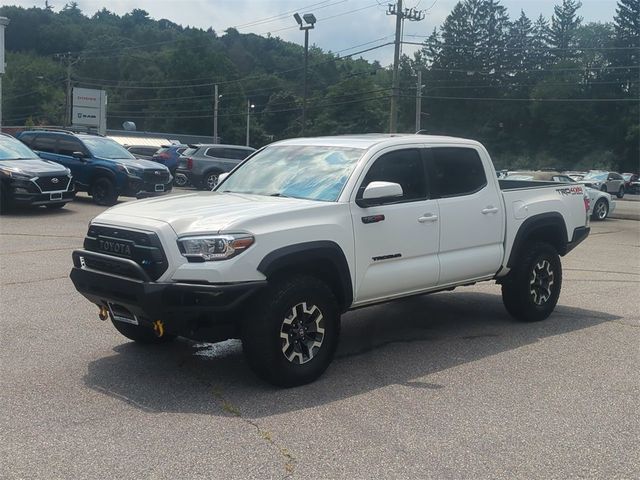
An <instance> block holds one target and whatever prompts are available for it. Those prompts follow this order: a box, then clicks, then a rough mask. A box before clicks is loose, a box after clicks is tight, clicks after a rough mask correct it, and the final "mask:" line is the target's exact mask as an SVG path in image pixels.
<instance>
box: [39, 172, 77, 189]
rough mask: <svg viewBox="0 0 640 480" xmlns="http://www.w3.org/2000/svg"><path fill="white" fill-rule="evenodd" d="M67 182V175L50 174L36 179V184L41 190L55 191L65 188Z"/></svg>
mask: <svg viewBox="0 0 640 480" xmlns="http://www.w3.org/2000/svg"><path fill="white" fill-rule="evenodd" d="M68 184H69V177H67V176H66V175H52V176H50V177H40V178H38V179H37V180H36V185H38V187H40V190H42V191H43V192H56V191H60V190H66V189H67V185H68Z"/></svg>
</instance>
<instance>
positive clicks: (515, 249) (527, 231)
mask: <svg viewBox="0 0 640 480" xmlns="http://www.w3.org/2000/svg"><path fill="white" fill-rule="evenodd" d="M544 228H552V229H554V230H558V233H559V235H560V245H558V246H559V247H560V248H558V253H559V254H560V255H561V256H562V255H565V254H566V253H567V244H568V243H569V239H568V238H567V226H566V223H565V221H564V217H563V216H562V215H561V214H560V213H558V212H546V213H540V214H538V215H534V216H533V217H530V218H527V219H526V220H525V221H524V222H523V223H522V225H520V228H519V229H518V233H516V237H515V239H514V240H513V245H512V247H511V253H510V254H509V260H508V261H507V267H509V268H513V265H514V263H515V262H516V261H517V259H518V258H519V256H520V253H521V251H522V248H523V247H524V245H525V244H526V243H527V240H529V238H531V236H532V235H533V234H534V233H535V232H536V231H537V230H540V229H544Z"/></svg>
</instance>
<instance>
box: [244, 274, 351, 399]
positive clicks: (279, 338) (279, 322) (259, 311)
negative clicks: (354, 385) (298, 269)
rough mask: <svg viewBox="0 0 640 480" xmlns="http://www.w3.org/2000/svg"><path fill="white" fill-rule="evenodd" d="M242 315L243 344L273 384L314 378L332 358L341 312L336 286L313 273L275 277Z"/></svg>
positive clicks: (290, 384)
mask: <svg viewBox="0 0 640 480" xmlns="http://www.w3.org/2000/svg"><path fill="white" fill-rule="evenodd" d="M252 304H253V305H254V307H253V308H251V309H249V311H247V312H246V313H245V315H244V317H243V319H242V347H243V350H244V353H245V356H246V358H247V361H248V363H249V365H250V366H251V368H252V369H253V370H254V371H255V372H256V373H257V374H258V375H259V376H260V377H262V378H263V379H265V380H267V381H268V382H270V383H273V384H274V385H279V386H283V387H293V386H296V385H303V384H305V383H309V382H312V381H313V380H315V379H316V378H318V377H319V376H320V375H322V373H323V372H324V371H325V370H326V368H327V367H328V366H329V364H330V363H331V360H332V359H333V355H334V353H335V350H336V347H337V345H338V336H339V334H340V313H339V308H338V304H337V302H336V299H335V296H334V295H333V293H332V291H331V289H330V288H329V287H328V286H327V285H326V284H325V283H324V282H322V281H321V280H318V279H317V278H314V277H309V276H302V275H296V276H293V277H291V278H288V279H283V280H279V281H275V282H274V283H272V284H270V285H269V286H268V287H267V288H266V290H265V291H264V292H263V293H262V294H261V295H260V296H259V297H258V298H257V299H256V301H254V302H252Z"/></svg>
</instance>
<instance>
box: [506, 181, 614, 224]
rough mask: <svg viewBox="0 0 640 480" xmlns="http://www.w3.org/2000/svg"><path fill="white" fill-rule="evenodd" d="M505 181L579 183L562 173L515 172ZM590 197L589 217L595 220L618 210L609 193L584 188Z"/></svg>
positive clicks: (604, 217)
mask: <svg viewBox="0 0 640 480" xmlns="http://www.w3.org/2000/svg"><path fill="white" fill-rule="evenodd" d="M505 180H529V181H539V182H562V183H578V182H576V181H575V180H573V179H572V178H571V177H570V176H569V175H567V174H566V173H560V172H542V171H539V172H513V173H512V174H511V175H508V176H507V177H506V178H505ZM584 189H585V192H586V194H587V195H588V196H589V215H590V216H591V218H592V219H593V220H604V219H606V218H607V217H608V216H609V215H610V214H611V213H612V212H613V211H614V210H615V208H616V202H615V200H614V199H613V197H612V196H611V195H610V194H608V193H607V192H603V191H602V190H596V189H595V188H591V187H587V186H585V187H584Z"/></svg>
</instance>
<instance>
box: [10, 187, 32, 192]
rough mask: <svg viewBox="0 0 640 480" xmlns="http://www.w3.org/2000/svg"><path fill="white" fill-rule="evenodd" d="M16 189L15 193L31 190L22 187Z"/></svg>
mask: <svg viewBox="0 0 640 480" xmlns="http://www.w3.org/2000/svg"><path fill="white" fill-rule="evenodd" d="M14 191H15V193H29V190H27V189H26V188H20V187H18V188H16V189H15V190H14Z"/></svg>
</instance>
